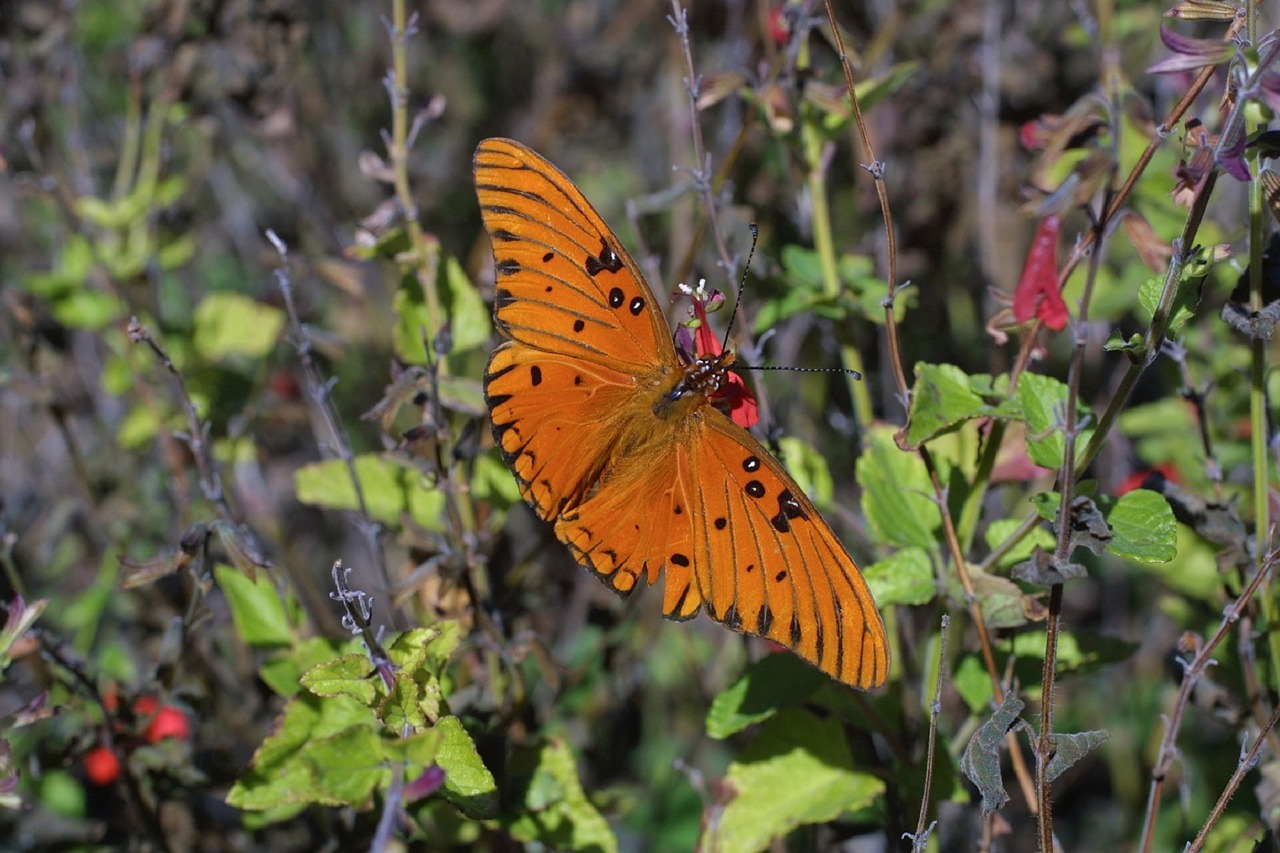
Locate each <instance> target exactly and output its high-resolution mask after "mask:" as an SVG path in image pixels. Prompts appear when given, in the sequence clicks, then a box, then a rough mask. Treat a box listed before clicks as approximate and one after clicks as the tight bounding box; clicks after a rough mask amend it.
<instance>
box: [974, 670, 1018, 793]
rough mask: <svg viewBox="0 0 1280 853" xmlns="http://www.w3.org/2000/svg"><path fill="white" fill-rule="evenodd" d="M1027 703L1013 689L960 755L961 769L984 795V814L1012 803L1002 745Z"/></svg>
mask: <svg viewBox="0 0 1280 853" xmlns="http://www.w3.org/2000/svg"><path fill="white" fill-rule="evenodd" d="M1023 707H1024V705H1023V702H1022V700H1021V699H1019V698H1018V697H1017V696H1016V695H1014V693H1013V692H1012V691H1010V692H1008V693H1006V694H1005V695H1004V702H1002V703H1001V704H1000V707H999V708H997V709H996V710H995V712H994V713H993V714H992V715H991V719H989V720H987V721H986V722H985V723H983V724H982V725H981V726H979V727H978V730H977V731H976V732H974V733H973V737H972V738H971V739H970V740H969V745H968V746H966V747H965V749H964V755H962V756H961V757H960V772H962V773H964V775H965V776H967V777H968V778H969V781H970V782H972V783H973V784H974V785H976V786H977V788H978V792H979V793H980V794H982V814H983V815H984V816H986V815H989V814H991V813H992V812H993V811H995V810H996V809H998V808H1000V807H1001V806H1003V805H1004V804H1005V803H1007V802H1009V794H1008V793H1006V792H1005V789H1004V782H1003V780H1001V778H1000V748H1001V746H1002V745H1003V744H1004V738H1005V735H1006V734H1008V732H1009V730H1010V729H1012V728H1013V727H1014V726H1015V725H1017V724H1018V715H1019V714H1020V713H1022V709H1023Z"/></svg>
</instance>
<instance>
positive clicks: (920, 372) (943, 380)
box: [906, 362, 994, 448]
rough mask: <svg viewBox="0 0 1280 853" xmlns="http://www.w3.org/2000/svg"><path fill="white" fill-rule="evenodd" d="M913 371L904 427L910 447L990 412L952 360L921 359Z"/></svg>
mask: <svg viewBox="0 0 1280 853" xmlns="http://www.w3.org/2000/svg"><path fill="white" fill-rule="evenodd" d="M915 374H916V381H915V385H914V387H913V388H912V390H911V411H910V413H909V414H908V417H907V429H906V441H907V444H908V446H909V447H911V448H917V447H919V446H920V445H921V444H923V443H924V442H926V441H928V440H929V439H931V438H933V437H934V436H936V435H938V434H939V433H942V432H946V431H947V430H949V429H953V428H954V427H956V426H957V425H959V424H960V423H962V422H964V421H966V420H968V419H970V418H977V417H985V416H987V415H991V414H993V412H994V409H992V407H991V406H989V405H988V404H987V401H986V400H984V399H983V398H982V397H981V396H980V395H979V394H978V393H977V392H976V391H975V390H974V386H973V380H971V379H970V377H969V376H968V375H967V374H966V373H965V372H964V371H963V370H961V369H960V368H958V367H956V366H955V365H953V364H927V363H925V362H921V363H919V364H917V365H916V366H915ZM980 381H985V382H989V381H990V377H982V378H981V379H980Z"/></svg>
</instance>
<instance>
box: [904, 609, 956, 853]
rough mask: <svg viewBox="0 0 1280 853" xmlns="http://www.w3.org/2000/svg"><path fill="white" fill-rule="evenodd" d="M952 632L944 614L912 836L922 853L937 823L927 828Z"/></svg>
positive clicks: (949, 621) (947, 616) (912, 843)
mask: <svg viewBox="0 0 1280 853" xmlns="http://www.w3.org/2000/svg"><path fill="white" fill-rule="evenodd" d="M950 631H951V617H950V616H949V615H947V614H946V613H944V614H942V627H941V628H940V629H939V631H938V680H937V682H936V683H935V684H934V686H933V702H932V703H931V704H930V705H929V746H928V747H927V748H926V750H925V763H924V791H923V792H922V793H921V795H920V816H919V817H918V818H917V819H916V831H915V834H914V835H911V836H910V838H911V849H912V850H914V851H917V853H921V851H923V850H924V848H925V845H926V844H928V842H929V833H931V832H932V831H933V827H934V826H935V825H936V824H937V821H933V822H932V823H930V824H929V827H928V829H926V828H925V825H924V822H925V820H927V819H928V817H929V791H930V789H931V788H932V787H933V753H934V750H935V749H936V748H937V742H938V717H939V716H940V715H941V714H942V685H943V682H945V681H946V675H947V635H948V634H949V633H950Z"/></svg>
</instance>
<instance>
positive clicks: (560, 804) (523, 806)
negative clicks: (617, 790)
mask: <svg viewBox="0 0 1280 853" xmlns="http://www.w3.org/2000/svg"><path fill="white" fill-rule="evenodd" d="M441 766H442V767H443V766H444V764H443V762H442V763H441ZM445 770H446V774H447V773H448V768H445ZM507 770H508V775H509V778H510V780H511V783H512V791H511V794H512V797H511V800H510V802H511V803H512V804H513V805H514V806H516V807H517V808H518V809H519V811H518V812H517V813H516V814H514V815H506V816H504V817H502V818H501V821H502V823H503V824H504V825H505V826H506V827H507V831H508V832H510V833H511V835H512V837H514V838H515V839H517V840H518V841H527V842H538V843H540V844H544V845H546V846H547V847H551V848H553V849H555V850H575V851H576V850H582V851H591V853H616V851H617V849H618V840H617V838H615V837H614V835H613V830H611V829H610V828H609V824H608V822H607V821H605V819H604V817H603V816H602V815H601V814H600V812H598V811H596V807H595V806H593V805H592V804H591V801H590V800H588V799H587V795H586V794H585V793H584V792H583V790H582V783H581V782H579V781H578V769H577V768H576V767H575V766H574V762H573V754H572V753H571V752H570V751H569V747H568V746H567V745H566V744H565V743H564V742H563V741H560V740H551V741H549V742H548V743H546V744H543V745H542V746H540V747H536V748H529V747H525V748H518V749H517V750H516V751H515V752H514V754H513V755H512V756H511V759H510V761H509V762H508V765H507ZM448 779H449V777H448V775H446V776H445V788H446V789H447V788H448V785H449V782H448Z"/></svg>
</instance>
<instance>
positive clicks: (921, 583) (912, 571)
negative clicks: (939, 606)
mask: <svg viewBox="0 0 1280 853" xmlns="http://www.w3.org/2000/svg"><path fill="white" fill-rule="evenodd" d="M862 576H863V577H864V578H866V581H867V586H869V587H871V595H872V597H873V598H875V600H876V606H878V607H880V608H882V609H883V608H885V607H889V606H890V605H893V604H928V603H929V602H930V601H933V599H934V597H935V596H936V595H937V594H938V584H937V581H936V580H935V579H934V577H933V564H932V563H931V562H930V561H929V552H928V551H926V550H925V549H923V548H903V549H901V550H899V551H895V552H894V553H893V554H891V555H890V556H889V557H886V558H885V559H883V560H877V561H876V562H874V563H872V564H871V565H869V566H867V567H866V568H865V569H863V570H862Z"/></svg>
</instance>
